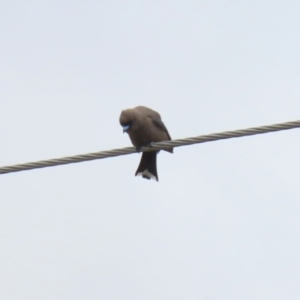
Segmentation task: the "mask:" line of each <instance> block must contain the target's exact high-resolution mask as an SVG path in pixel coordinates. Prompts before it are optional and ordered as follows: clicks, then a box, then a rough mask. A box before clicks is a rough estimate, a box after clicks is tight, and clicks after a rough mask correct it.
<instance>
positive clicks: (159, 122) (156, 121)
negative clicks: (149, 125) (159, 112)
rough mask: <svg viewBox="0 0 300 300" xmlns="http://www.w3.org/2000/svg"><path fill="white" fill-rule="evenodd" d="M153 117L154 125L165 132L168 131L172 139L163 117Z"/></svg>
mask: <svg viewBox="0 0 300 300" xmlns="http://www.w3.org/2000/svg"><path fill="white" fill-rule="evenodd" d="M151 119H152V122H153V123H154V125H155V126H157V127H158V128H159V129H161V130H163V131H164V132H166V133H167V135H168V138H169V139H170V140H171V137H170V134H169V132H168V129H167V127H166V126H165V124H164V123H163V121H162V120H161V119H158V118H151Z"/></svg>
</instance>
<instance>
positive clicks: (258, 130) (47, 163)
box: [0, 120, 300, 174]
mask: <svg viewBox="0 0 300 300" xmlns="http://www.w3.org/2000/svg"><path fill="white" fill-rule="evenodd" d="M298 127H300V120H298V121H293V122H286V123H279V124H273V125H267V126H260V127H252V128H247V129H240V130H233V131H225V132H220V133H212V134H207V135H201V136H196V137H191V138H185V139H177V140H172V141H166V142H159V143H152V144H151V146H150V147H143V148H141V149H140V151H143V152H144V151H153V150H157V149H164V148H170V146H171V147H180V146H187V145H192V144H199V143H206V142H212V141H217V140H224V139H230V138H237V137H243V136H249V135H255V134H262V133H268V132H274V131H280V130H288V129H293V128H298ZM135 152H136V149H135V148H134V147H127V148H121V149H113V150H108V151H100V152H93V153H88V154H82V155H75V156H68V157H62V158H55V159H49V160H42V161H37V162H29V163H24V164H19V165H13V166H7V167H1V168H0V174H6V173H12V172H20V171H25V170H32V169H38V168H46V167H53V166H59V165H66V164H72V163H78V162H83V161H89V160H94V159H102V158H107V157H114V156H120V155H126V154H131V153H135Z"/></svg>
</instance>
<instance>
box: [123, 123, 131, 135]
mask: <svg viewBox="0 0 300 300" xmlns="http://www.w3.org/2000/svg"><path fill="white" fill-rule="evenodd" d="M129 127H130V126H129V125H124V126H123V133H124V132H127V131H128V129H129Z"/></svg>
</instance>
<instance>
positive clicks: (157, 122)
mask: <svg viewBox="0 0 300 300" xmlns="http://www.w3.org/2000/svg"><path fill="white" fill-rule="evenodd" d="M120 124H121V126H122V127H123V133H124V132H127V133H128V135H129V137H130V139H131V142H132V144H133V145H134V146H135V147H136V148H137V150H139V148H141V147H143V146H149V145H151V143H152V142H161V141H169V140H171V137H170V135H169V132H168V130H167V128H166V126H165V124H164V123H163V121H162V120H161V117H160V114H159V113H158V112H156V111H154V110H152V109H150V108H148V107H145V106H137V107H135V108H132V109H126V110H123V111H122V112H121V115H120ZM164 150H165V151H168V152H171V153H173V148H167V149H164ZM158 152H159V150H158V151H150V152H143V154H142V158H141V161H140V164H139V166H138V168H137V170H136V173H135V176H137V175H141V176H142V177H143V178H146V179H156V181H158V175H157V168H156V155H157V153H158Z"/></svg>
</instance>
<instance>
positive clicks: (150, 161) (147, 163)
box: [135, 151, 158, 181]
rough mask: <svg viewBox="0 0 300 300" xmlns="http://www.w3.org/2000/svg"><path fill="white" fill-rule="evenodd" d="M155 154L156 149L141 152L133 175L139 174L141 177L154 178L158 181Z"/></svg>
mask: <svg viewBox="0 0 300 300" xmlns="http://www.w3.org/2000/svg"><path fill="white" fill-rule="evenodd" d="M156 155H157V151H150V152H143V154H142V158H141V161H140V164H139V167H138V168H137V170H136V172H135V176H137V175H141V176H143V178H146V179H155V180H156V181H158V175H157V169H156Z"/></svg>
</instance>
